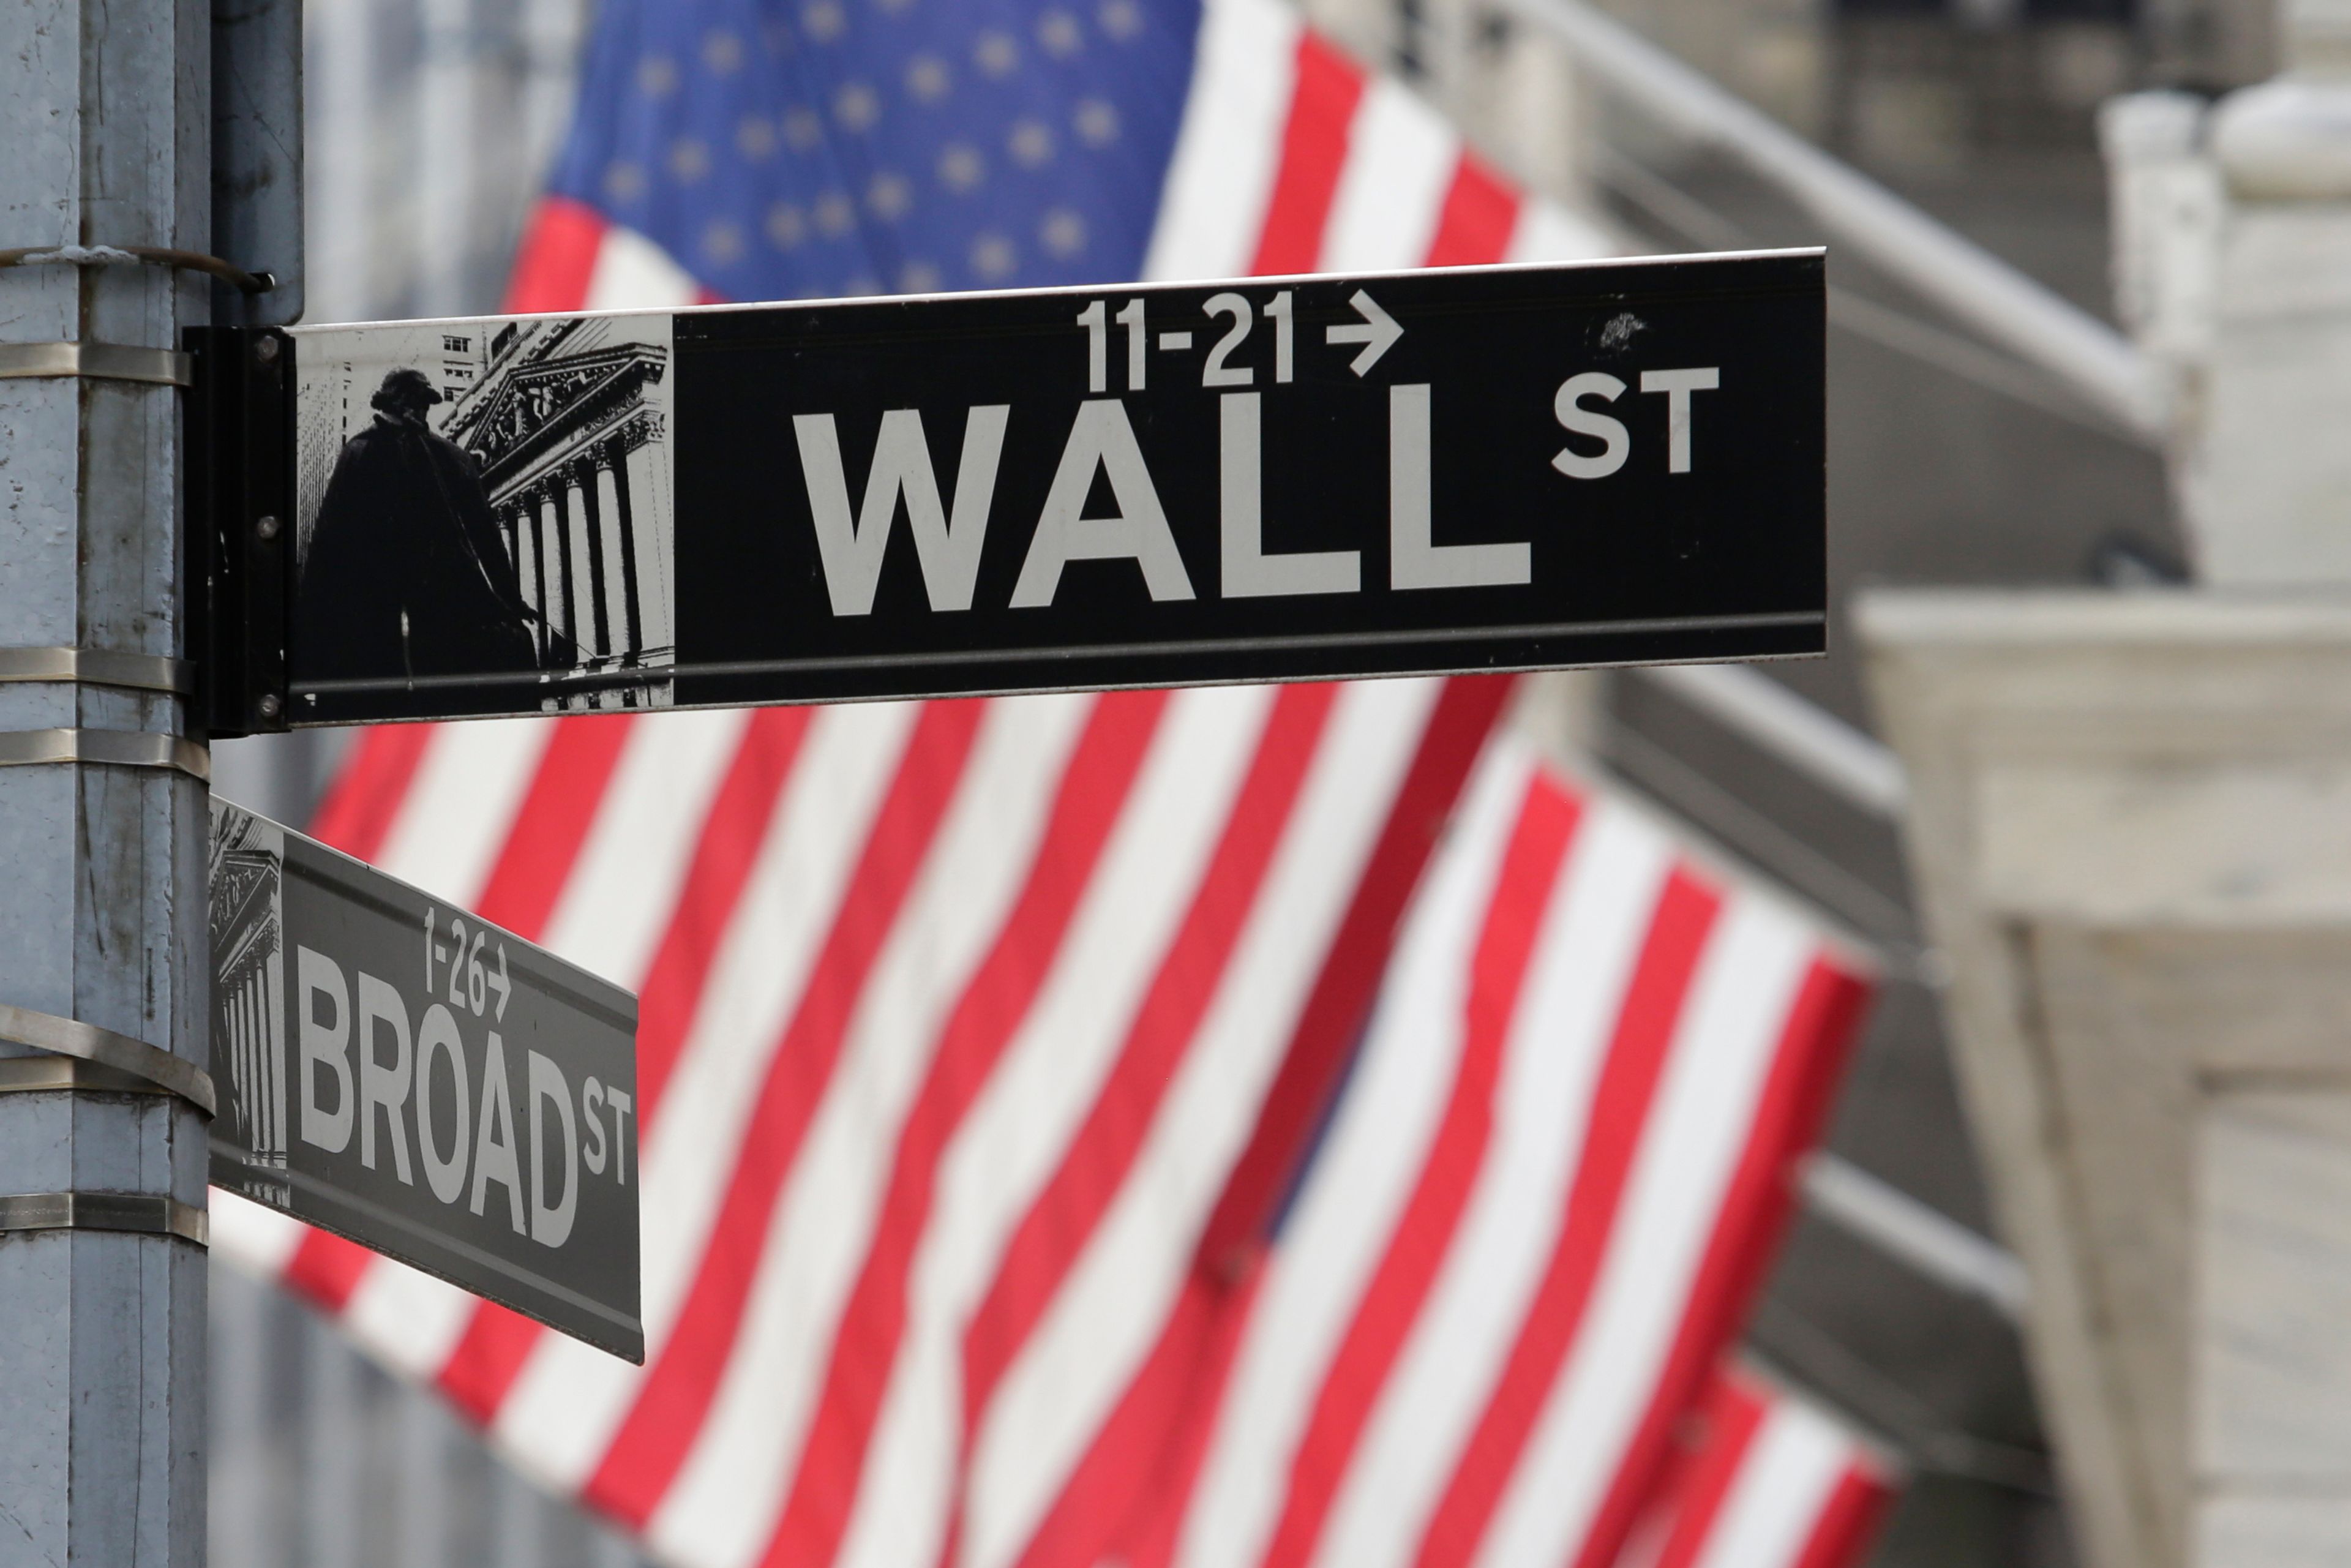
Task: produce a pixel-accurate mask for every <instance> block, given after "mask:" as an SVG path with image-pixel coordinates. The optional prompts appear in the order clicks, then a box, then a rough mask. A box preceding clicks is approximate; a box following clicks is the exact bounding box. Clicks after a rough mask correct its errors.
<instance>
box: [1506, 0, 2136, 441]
mask: <svg viewBox="0 0 2351 1568" xmlns="http://www.w3.org/2000/svg"><path fill="white" fill-rule="evenodd" d="M1492 4H1493V5H1495V7H1496V8H1497V9H1499V10H1500V11H1502V12H1504V13H1506V14H1508V15H1510V16H1515V17H1517V18H1519V19H1520V20H1521V21H1523V22H1525V23H1526V24H1528V25H1529V26H1533V27H1536V28H1539V29H1540V30H1541V31H1542V32H1543V33H1545V34H1547V35H1548V36H1550V37H1552V38H1553V39H1555V40H1556V41H1557V42H1558V43H1559V44H1560V45H1561V46H1562V47H1563V48H1565V49H1566V50H1567V51H1568V53H1569V54H1570V55H1571V56H1573V57H1574V59H1575V61H1576V63H1577V64H1578V66H1580V67H1581V68H1583V70H1584V71H1586V72H1587V73H1589V75H1590V76H1591V78H1593V81H1594V82H1595V83H1596V84H1598V85H1600V86H1601V87H1603V88H1604V89H1606V90H1607V91H1609V92H1612V93H1614V94H1616V95H1617V96H1619V97H1621V98H1623V99H1625V100H1626V101H1628V102H1630V103H1632V104H1633V105H1635V107H1637V108H1638V109H1639V110H1641V111H1642V112H1643V113H1644V114H1645V115H1646V116H1649V117H1650V118H1652V119H1653V120H1655V121H1656V123H1657V124H1658V125H1659V126H1660V127H1662V128H1663V129H1664V130H1666V131H1667V132H1668V133H1670V134H1671V135H1673V136H1674V137H1676V138H1677V139H1678V140H1680V141H1683V142H1685V143H1686V144H1688V145H1690V146H1693V147H1699V148H1704V149H1707V150H1708V151H1711V152H1718V153H1719V154H1721V155H1722V156H1724V157H1726V158H1728V159H1729V160H1731V161H1733V162H1736V163H1738V164H1739V165H1740V166H1741V167H1743V168H1745V169H1746V170H1748V171H1749V172H1751V173H1753V174H1754V175H1756V176H1757V177H1759V178H1761V180H1763V181H1764V182H1765V183H1768V184H1770V185H1771V186H1772V187H1773V188H1774V189H1775V190H1777V191H1778V192H1779V193H1781V194H1782V195H1783V196H1785V197H1787V198H1788V199H1789V200H1791V201H1792V202H1794V203H1795V204H1797V205H1799V206H1801V207H1802V208H1803V210H1804V211H1805V212H1806V213H1808V214H1810V215H1811V216H1812V218H1813V221H1814V222H1816V223H1818V224H1819V225H1821V227H1822V229H1823V231H1825V232H1826V234H1827V235H1828V236H1829V238H1830V240H1831V241H1832V243H1833V244H1834V245H1836V246H1843V247H1846V248H1849V249H1850V250H1852V251H1853V252H1854V253H1855V255H1857V256H1861V257H1862V258H1863V259H1865V260H1866V261H1867V262H1869V263H1870V265H1872V266H1873V267H1877V268H1879V269H1880V270H1882V271H1884V272H1885V273H1886V274H1887V275H1888V276H1889V277H1893V278H1895V279H1896V280H1897V281H1898V282H1900V283H1902V284H1903V285H1904V286H1906V287H1908V288H1911V289H1913V290H1915V291H1916V292H1917V293H1918V294H1919V295H1920V296H1922V297H1923V298H1927V299H1928V300H1930V301H1932V302H1933V303H1934V304H1935V305H1936V306H1937V307H1938V308H1941V309H1943V310H1945V311H1947V312H1949V314H1950V316H1951V317H1952V318H1953V319H1956V320H1958V321H1959V322H1961V323H1963V324H1964V325H1966V326H1967V327H1969V328H1970V329H1972V330H1974V331H1976V332H1978V333H1980V334H1981V335H1982V336H1983V337H1984V338H1986V339H1988V340H1991V341H1992V342H1994V343H1997V344H1999V345H2000V346H2001V348H2003V349H2005V350H2008V351H2009V352H2010V353H2012V354H2014V355H2015V356H2016V357H2017V358H2019V359H2021V360H2022V361H2025V362H2026V363H2027V364H2030V365H2032V366H2035V367H2037V368H2038V369H2040V370H2042V371H2045V372H2047V373H2048V374H2049V375H2051V376H2053V377H2054V378H2056V379H2057V380H2058V381H2059V382H2062V383H2064V385H2065V386H2066V387H2068V388H2070V389H2071V390H2073V391H2074V392H2076V393H2077V394H2079V395H2080V396H2081V397H2082V398H2083V399H2084V400H2085V401H2086V402H2089V403H2090V404H2091V406H2092V407H2094V408H2095V410H2096V411H2097V412H2098V413H2101V414H2103V415H2105V417H2106V418H2107V419H2109V420H2111V421H2113V422H2114V423H2116V424H2118V425H2120V426H2121V427H2122V428H2123V429H2125V430H2126V431H2129V432H2131V433H2132V434H2136V435H2137V436H2138V437H2140V438H2141V439H2142V440H2145V441H2147V443H2148V444H2160V443H2161V442H2162V440H2163V438H2164V435H2165V433H2166V431H2167V430H2168V422H2169V393H2168V387H2167V385H2166V383H2165V382H2164V381H2163V379H2162V378H2161V377H2160V376H2159V375H2158V373H2157V371H2156V370H2155V368H2154V366H2153V365H2152V364H2151V363H2150V362H2149V361H2148V360H2147V357H2146V356H2145V355H2144V354H2142V353H2141V352H2140V351H2139V350H2138V349H2137V347H2136V346H2134V345H2133V344H2132V343H2131V342H2130V341H2129V340H2127V339H2126V338H2125V337H2124V336H2123V335H2122V334H2121V333H2120V332H2117V331H2116V330H2115V329H2113V328H2112V327H2109V326H2107V325H2106V324H2105V322H2103V321H2101V320H2099V319H2096V318H2095V317H2094V316H2092V315H2090V314H2089V313H2088V312H2086V311H2085V310H2083V309H2081V308H2078V307H2076V306H2074V305H2073V304H2071V303H2069V302H2068V301H2066V300H2064V299H2063V298H2060V297H2059V296H2057V295H2056V294H2055V293H2053V292H2052V291H2051V290H2050V289H2048V288H2047V287H2044V286H2043V285H2042V284H2040V283H2038V282H2036V281H2035V280H2034V279H2032V278H2031V277H2026V276H2025V275H2024V274H2023V273H2022V272H2020V271H2018V270H2017V269H2016V268H2015V267H2011V266H2010V265H2009V264H2008V263H2006V262H2004V261H2002V260H2001V259H2000V258H1999V257H1998V256H1993V255H1992V254H1991V252H1989V251H1987V250H1985V249H1984V248H1983V247H1982V246H1979V245H1977V244H1976V243H1975V242H1974V241H1972V240H1970V239H1967V238H1965V237H1964V236H1962V235H1959V234H1956V233H1954V232H1953V231H1952V230H1951V229H1949V227H1947V226H1946V225H1943V224H1940V223H1938V222H1937V221H1936V220H1935V219H1934V218H1932V217H1929V216H1928V214H1925V213H1923V212H1921V211H1919V210H1918V209H1917V207H1916V206H1914V205H1912V204H1910V203H1908V202H1907V201H1905V200H1903V199H1902V198H1901V197H1900V196H1897V195H1896V194H1895V193H1893V192H1891V191H1888V190H1887V189H1886V188H1885V187H1884V186H1883V185H1880V184H1878V183H1876V182H1875V181H1873V180H1871V179H1869V178H1868V177H1867V176H1866V175H1865V174H1862V173H1860V172H1858V171H1856V170H1855V169H1853V168H1851V167H1850V166H1848V165H1847V164H1845V163H1844V162H1840V161H1839V160H1837V159H1835V158H1834V157H1832V156H1830V155H1829V154H1828V153H1826V152H1822V151H1821V150H1820V149H1819V148H1817V147H1815V146H1813V144H1812V143H1811V142H1809V141H1805V140H1804V139H1803V138H1802V137H1801V136H1799V135H1797V134H1796V133H1795V132H1794V131H1790V130H1789V129H1788V128H1787V127H1785V126H1783V125H1782V124H1781V123H1780V122H1779V121H1778V120H1773V119H1771V117H1770V116H1769V115H1766V114H1764V113H1763V112H1762V111H1761V110H1758V109H1756V108H1755V107H1754V106H1753V105H1751V104H1749V103H1747V102H1746V101H1745V100H1743V99H1740V98H1739V97H1737V96H1736V95H1734V94H1732V93H1730V92H1729V91H1727V90H1725V89H1723V88H1722V87H1720V86H1719V85H1718V84H1716V83H1715V82H1713V81H1711V80H1709V79H1708V78H1706V77H1705V76H1704V75H1703V74H1701V73H1700V72H1698V71H1696V70H1693V69H1692V68H1690V67H1688V66H1687V65H1685V64H1683V63H1682V62H1681V61H1680V60H1678V59H1677V58H1675V57H1673V56H1672V55H1671V54H1669V53H1667V51H1666V50H1664V49H1662V48H1660V47H1657V46H1656V45H1655V44H1652V43H1650V42H1649V41H1648V40H1647V39H1646V38H1644V37H1641V36H1640V35H1639V34H1637V33H1635V32H1634V31H1632V29H1630V28H1628V27H1626V26H1624V25H1623V24H1622V23H1620V22H1617V21H1615V20H1614V19H1612V18H1611V17H1608V16H1604V15H1602V14H1601V13H1600V12H1598V11H1596V10H1594V9H1593V8H1592V7H1591V6H1590V5H1585V4H1583V0H1492Z"/></svg>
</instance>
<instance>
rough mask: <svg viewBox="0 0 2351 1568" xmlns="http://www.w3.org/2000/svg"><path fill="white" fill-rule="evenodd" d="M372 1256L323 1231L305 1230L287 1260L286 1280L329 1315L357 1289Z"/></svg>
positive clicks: (372, 1258) (373, 1255)
mask: <svg viewBox="0 0 2351 1568" xmlns="http://www.w3.org/2000/svg"><path fill="white" fill-rule="evenodd" d="M374 1261H375V1254H374V1253H372V1252H371V1251H369V1250H368V1249H366V1248H364V1247H362V1246H360V1244H359V1243H358V1242H356V1241H346V1240H344V1239H342V1238H341V1237H340V1236H337V1235H334V1234H333V1233H331V1232H329V1231H325V1230H306V1231H305V1232H304V1233H303V1236H302V1240H301V1243H300V1245H298V1246H297V1247H296V1248H295V1249H294V1256H293V1257H291V1258H289V1259H287V1261H286V1273H285V1276H284V1277H285V1281H286V1282H287V1284H288V1285H291V1286H292V1287H293V1288H294V1289H296V1290H298V1291H301V1292H302V1293H303V1294H304V1295H306V1296H308V1297H309V1298H310V1299H311V1300H312V1301H316V1302H318V1303H319V1305H320V1306H322V1307H324V1308H326V1309H327V1311H329V1312H341V1311H342V1310H343V1307H344V1305H345V1303H347V1302H348V1301H350V1299H351V1292H352V1291H356V1290H358V1289H359V1288H360V1277H361V1276H362V1275H364V1274H365V1273H366V1272H367V1271H368V1265H369V1264H371V1263H372V1262H374Z"/></svg>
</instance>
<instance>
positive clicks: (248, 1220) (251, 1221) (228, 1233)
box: [211, 1187, 310, 1280]
mask: <svg viewBox="0 0 2351 1568" xmlns="http://www.w3.org/2000/svg"><path fill="white" fill-rule="evenodd" d="M211 1203H212V1238H213V1243H212V1245H213V1250H214V1252H215V1253H216V1254H218V1255H219V1256H221V1257H223V1258H226V1259H229V1260H231V1261H233V1262H235V1264H236V1266H237V1267H238V1268H240V1269H243V1270H246V1272H247V1273H249V1274H254V1275H256V1276H258V1277H259V1278H261V1279H264V1280H275V1279H277V1277H278V1276H279V1275H280V1274H283V1273H284V1272H285V1271H286V1265H287V1263H289V1262H291V1261H292V1260H293V1258H294V1249H296V1248H298V1247H299V1246H301V1245H302V1238H303V1237H305V1236H307V1235H308V1234H309V1233H310V1228H309V1227H308V1226H307V1225H305V1224H303V1223H302V1222H301V1221H300V1220H298V1219H295V1218H290V1217H288V1216H287V1215H283V1214H280V1213H279V1212H277V1210H276V1209H274V1208H267V1207H263V1206H262V1205H260V1204H257V1203H256V1202H254V1201H253V1200H252V1199H251V1198H247V1197H237V1195H236V1194H235V1193H233V1192H228V1191H225V1190H224V1189H223V1188H220V1187H214V1188H213V1189H212V1198H211Z"/></svg>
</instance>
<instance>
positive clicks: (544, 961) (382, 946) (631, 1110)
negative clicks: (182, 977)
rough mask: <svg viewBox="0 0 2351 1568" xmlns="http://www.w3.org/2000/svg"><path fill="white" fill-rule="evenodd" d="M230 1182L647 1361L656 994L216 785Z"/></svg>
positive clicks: (218, 990)
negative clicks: (646, 998) (644, 994)
mask: <svg viewBox="0 0 2351 1568" xmlns="http://www.w3.org/2000/svg"><path fill="white" fill-rule="evenodd" d="M212 942H213V971H214V972H213V1019H212V1039H213V1056H212V1074H213V1081H214V1084H215V1085H216V1087H217V1089H218V1092H219V1095H220V1112H219V1114H218V1116H217V1117H216V1118H215V1119H214V1123H213V1136H212V1180H213V1185H214V1186H221V1187H225V1188H227V1189H229V1190H230V1191H232V1192H235V1193H239V1194H241V1195H243V1196H244V1197H249V1198H253V1199H255V1200H256V1201H257V1202H260V1203H266V1204H268V1205H269V1206H270V1207H274V1208H279V1209H283V1210H284V1211H285V1212H287V1214H290V1215H293V1216H294V1217H295V1218H298V1219H304V1220H308V1222H310V1223H311V1224H313V1225H318V1226H322V1227H324V1228H327V1229H329V1230H332V1231H335V1232H336V1233H338V1234H340V1235H342V1236H347V1237H349V1238H350V1239H352V1240H354V1241H357V1242H359V1243H360V1244H361V1245H362V1246H366V1247H371V1248H373V1249H375V1250H376V1251H379V1252H381V1253H384V1254H386V1255H387V1256H390V1257H392V1258H397V1259H399V1260H401V1261H402V1262H403V1263H410V1264H413V1265H414V1266H416V1267H417V1268H419V1269H423V1270H427V1271H428V1272H430V1273H434V1274H438V1275H439V1276H441V1277H442V1278H443V1279H444V1280H447V1281H451V1282H452V1283H454V1284H457V1285H461V1286H463V1287H464V1288H465V1289H466V1290H468V1291H474V1292H475V1294H477V1295H482V1296H486V1297H488V1298H489V1299H490V1300H491V1301H497V1302H500V1303H501V1304H503V1305H506V1306H508V1307H512V1308H513V1309H514V1310H515V1311H517V1312H522V1313H525V1314H527V1315H528V1316H530V1317H533V1318H536V1319H538V1321H539V1322H543V1323H545V1324H547V1325H548V1326H549V1327H550V1328H554V1329H559V1330H561V1331H562V1332H563V1333H568V1334H572V1335H575V1336H577V1337H578V1338H580V1339H583V1340H586V1341H587V1342H588V1343H590V1344H593V1345H597V1346H600V1347H601V1348H602V1349H605V1350H609V1351H611V1353H612V1354H615V1355H620V1356H625V1357H626V1358H628V1359H629V1360H631V1361H634V1362H642V1361H643V1359H644V1328H643V1323H642V1322H640V1321H639V1316H638V1304H637V1125H636V1119H635V1101H636V1088H637V1075H636V1032H637V1004H636V1000H635V998H632V997H631V996H630V995H629V994H628V993H627V992H626V991H623V990H621V989H619V988H617V987H614V986H611V985H608V984H606V983H605V982H604V981H602V980H600V979H598V978H596V977H594V976H592V975H590V974H588V973H586V972H585V971H583V970H580V969H577V968H574V967H572V966H570V965H569V964H566V963H563V962H561V961H560V960H559V959H557V958H556V957H554V956H552V955H550V954H549V953H547V952H545V951H544V950H542V949H540V948H538V947H534V946H531V945H530V944H529V943H528V942H525V941H523V940H522V939H521V938H519V937H517V936H511V935H509V934H508V933H507V932H504V931H501V930H499V929H498V928H497V927H496V926H494V925H484V924H483V923H482V922H481V921H479V920H476V919H475V917H474V916H473V915H469V914H467V913H466V912H465V911H464V910H460V909H453V908H451V907H450V906H449V905H448V904H444V903H441V902H439V901H437V900H435V899H434V898H432V897H431V896H430V895H428V894H423V893H421V892H419V891H418V890H417V889H415V888H413V887H411V886H409V885H408V884H407V883H402V882H396V881H394V880H393V879H392V878H391V877H388V876H386V875H384V874H383V873H381V872H379V871H375V870H373V869H371V868H370V867H368V866H366V865H364V864H362V863H360V862H358V861H355V860H352V859H351V858H350V857H349V856H348V855H342V854H339V853H337V852H334V851H333V850H330V849H329V848H327V847H326V846H325V845H324V844H321V843H319V842H318V841H316V840H314V839H308V838H305V837H304V836H303V835H301V834H300V833H298V832H295V831H292V830H291V829H288V828H284V827H280V826H279V825H278V824H277V823H276V822H273V821H269V820H268V819H267V818H266V817H256V816H255V815H253V814H252V813H251V812H249V811H246V810H240V809H239V808H237V807H235V806H232V805H229V804H228V803H226V802H225V801H223V800H217V799H215V800H214V801H213V830H212Z"/></svg>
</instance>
